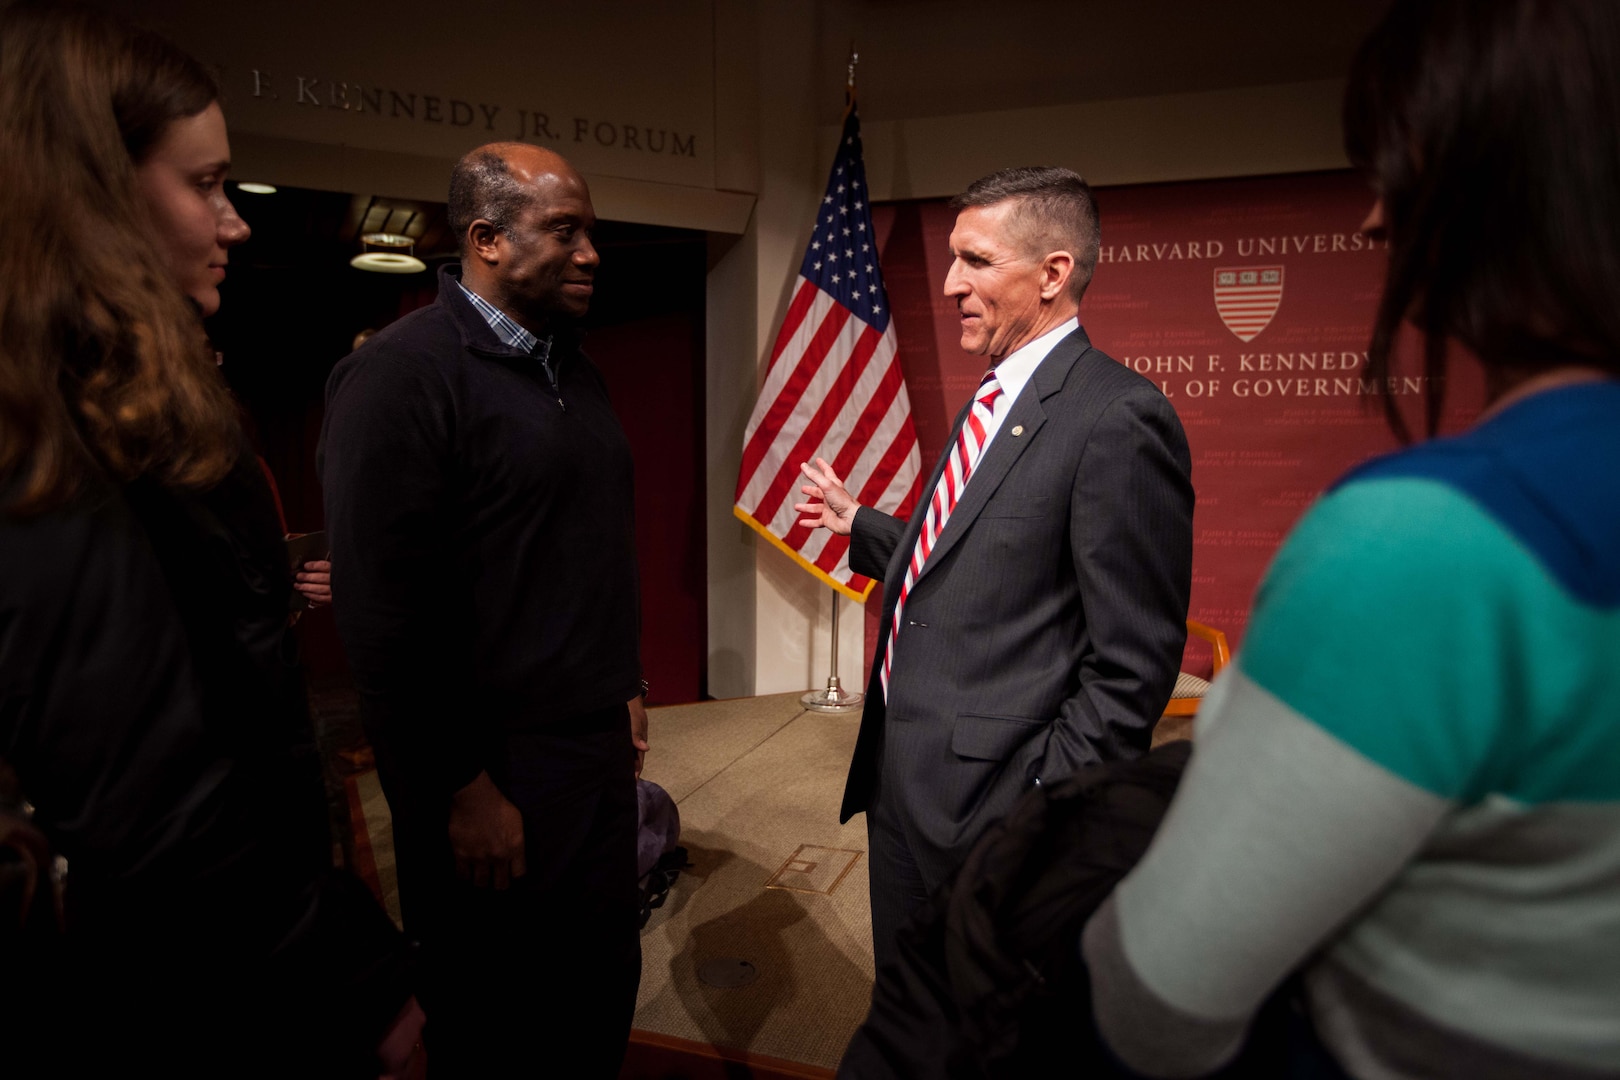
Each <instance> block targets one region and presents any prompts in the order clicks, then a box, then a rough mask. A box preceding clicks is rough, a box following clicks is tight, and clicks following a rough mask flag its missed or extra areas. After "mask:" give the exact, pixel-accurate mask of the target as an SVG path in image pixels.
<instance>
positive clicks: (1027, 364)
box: [968, 317, 1080, 484]
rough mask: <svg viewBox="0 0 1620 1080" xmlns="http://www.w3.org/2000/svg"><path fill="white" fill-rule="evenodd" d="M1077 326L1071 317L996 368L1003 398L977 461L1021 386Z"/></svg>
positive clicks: (1076, 322) (1021, 390)
mask: <svg viewBox="0 0 1620 1080" xmlns="http://www.w3.org/2000/svg"><path fill="white" fill-rule="evenodd" d="M1079 326H1080V319H1079V318H1078V317H1071V318H1069V319H1067V320H1065V321H1064V322H1063V323H1062V324H1061V325H1059V326H1055V327H1053V328H1052V329H1051V330H1048V331H1047V332H1046V333H1044V334H1042V335H1041V336H1040V337H1038V338H1036V339H1035V340H1034V341H1032V342H1030V343H1029V344H1028V345H1025V346H1024V347H1023V348H1021V349H1018V350H1016V351H1014V352H1013V353H1011V354H1010V355H1008V356H1007V357H1006V358H1005V359H1003V360H1002V361H1001V363H999V364H997V365H996V382H998V383H1000V384H1001V394H1002V396H1001V400H999V401H997V402H996V411H995V412H994V413H993V414H992V415H991V417H990V426H989V429H988V430H987V431H986V432H985V435H984V449H983V450H980V451H979V460H981V461H982V460H984V455H985V453H986V452H987V451H988V450H989V449H990V444H991V443H992V442H994V441H995V438H996V432H998V431H1000V430H1001V421H1002V420H1003V419H1005V418H1006V416H1007V414H1008V413H1010V412H1012V407H1013V402H1015V401H1017V400H1018V395H1019V394H1021V393H1022V392H1023V390H1024V384H1025V383H1027V382H1029V377H1030V376H1031V375H1033V374H1035V369H1036V368H1038V367H1040V366H1041V361H1042V360H1045V359H1046V354H1047V353H1049V352H1051V351H1052V349H1053V348H1055V347H1056V346H1057V343H1058V342H1060V341H1062V340H1063V339H1064V338H1066V337H1068V336H1069V335H1070V334H1072V333H1074V332H1075V330H1076V329H1078V328H1079ZM972 482H973V478H972V477H969V478H968V483H970V484H971V483H972Z"/></svg>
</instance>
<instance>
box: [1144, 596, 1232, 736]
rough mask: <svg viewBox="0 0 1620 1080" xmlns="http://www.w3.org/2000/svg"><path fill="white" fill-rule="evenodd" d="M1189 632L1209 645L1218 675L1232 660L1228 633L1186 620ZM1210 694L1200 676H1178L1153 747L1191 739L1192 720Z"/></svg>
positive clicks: (1213, 672) (1211, 675)
mask: <svg viewBox="0 0 1620 1080" xmlns="http://www.w3.org/2000/svg"><path fill="white" fill-rule="evenodd" d="M1187 632H1188V633H1189V634H1191V635H1193V636H1194V637H1198V638H1203V639H1204V640H1205V641H1207V642H1209V649H1210V653H1211V655H1212V657H1213V663H1212V665H1211V670H1210V678H1214V677H1215V676H1216V675H1219V674H1220V672H1221V669H1222V668H1224V667H1225V666H1226V665H1227V664H1228V663H1230V662H1231V659H1232V648H1231V646H1230V645H1228V644H1227V643H1226V634H1224V633H1223V632H1221V631H1220V630H1217V629H1215V628H1214V627H1213V626H1208V625H1205V624H1204V623H1201V622H1197V621H1195V620H1193V619H1188V620H1187ZM1208 692H1209V679H1200V678H1199V677H1198V676H1197V675H1191V674H1188V673H1187V672H1185V671H1183V672H1182V673H1181V674H1179V675H1177V676H1176V688H1175V689H1174V690H1172V691H1171V692H1170V700H1169V701H1168V702H1167V703H1166V704H1165V707H1164V715H1163V716H1162V717H1161V718H1160V722H1159V723H1158V724H1157V725H1156V726H1155V727H1154V729H1153V745H1154V746H1158V745H1159V744H1160V743H1164V742H1170V741H1172V740H1175V739H1185V738H1190V737H1191V735H1192V732H1191V727H1192V717H1193V716H1194V715H1196V714H1197V712H1198V705H1199V702H1200V701H1202V700H1203V697H1204V695H1205V694H1207V693H1208ZM1166 721H1168V723H1167V722H1166Z"/></svg>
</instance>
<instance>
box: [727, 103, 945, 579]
mask: <svg viewBox="0 0 1620 1080" xmlns="http://www.w3.org/2000/svg"><path fill="white" fill-rule="evenodd" d="M817 457H823V458H826V459H827V460H828V461H829V462H831V463H832V467H833V471H834V472H835V473H837V474H838V476H839V477H841V478H842V479H843V481H844V486H845V487H846V488H848V489H849V492H850V494H852V495H854V496H855V498H856V500H857V501H858V502H859V503H860V504H861V505H862V506H870V507H873V508H874V509H878V510H882V511H884V512H886V513H890V514H895V515H898V516H900V517H905V516H907V515H909V514H910V513H911V510H912V507H914V506H915V505H916V503H917V497H918V488H919V487H920V484H921V477H920V474H919V465H920V460H919V458H918V454H917V433H916V429H915V428H913V427H912V424H911V400H910V399H909V398H908V397H907V396H906V384H905V380H904V379H903V378H902V377H901V374H900V361H899V357H898V355H897V352H896V348H895V338H894V325H893V323H892V322H891V320H890V311H889V297H888V294H887V293H886V292H884V289H883V275H882V273H881V272H880V271H879V269H878V256H877V246H876V242H875V239H874V237H873V235H872V204H871V201H870V200H869V199H868V198H867V188H866V166H865V165H863V164H862V162H861V124H860V119H859V117H857V116H856V114H855V110H854V109H851V110H850V111H849V115H848V116H846V117H845V119H844V131H843V135H842V137H841V139H840V142H839V146H838V159H837V160H836V161H835V162H833V169H832V175H831V176H830V177H828V179H827V191H826V194H825V195H824V196H823V197H822V200H821V206H820V209H819V210H818V211H817V214H816V225H815V231H814V233H812V235H811V237H810V245H809V247H807V248H806V249H805V252H804V262H803V263H802V264H800V266H799V283H798V287H797V288H796V289H795V290H794V293H793V302H792V303H791V304H789V305H788V311H787V316H786V317H785V318H784V319H783V320H782V328H781V330H779V331H778V332H777V335H776V345H775V347H774V348H772V349H771V363H770V368H769V370H768V371H767V372H766V374H765V385H764V387H762V388H761V390H760V393H759V401H758V403H757V404H755V406H754V415H753V416H752V417H750V418H749V421H748V431H747V434H746V435H745V437H744V440H743V456H742V469H741V471H740V472H739V474H738V477H737V504H736V507H735V510H734V513H736V515H737V516H738V517H739V518H741V519H742V520H743V521H745V522H747V523H748V524H749V525H751V526H752V527H753V528H754V529H755V530H756V531H757V532H759V534H760V535H761V536H763V537H765V538H766V539H767V540H769V541H770V542H771V543H773V544H775V545H776V546H777V547H779V548H781V549H782V550H783V551H785V552H787V553H788V555H790V556H792V558H793V559H795V560H796V561H797V562H798V563H799V564H800V565H802V566H803V567H804V568H805V569H806V570H809V571H810V572H811V573H813V574H815V575H816V576H817V577H819V578H821V579H822V580H824V581H826V582H827V583H828V584H829V585H831V586H832V587H833V588H835V589H837V590H838V591H839V592H841V593H843V594H845V595H846V596H848V597H850V598H851V599H854V600H864V599H865V598H866V595H867V593H869V592H871V591H872V584H873V583H872V581H871V579H870V578H866V577H862V576H861V575H859V574H855V573H852V572H851V571H850V568H849V538H848V537H847V536H834V535H833V534H831V533H830V532H828V531H827V530H826V529H815V530H811V529H807V528H805V527H804V526H803V525H800V524H799V523H798V515H797V514H795V513H794V511H793V504H794V503H795V502H798V501H801V500H802V498H803V496H801V495H800V494H799V485H800V483H801V482H802V479H801V477H800V474H799V463H800V462H801V461H814V460H815V459H816V458H817Z"/></svg>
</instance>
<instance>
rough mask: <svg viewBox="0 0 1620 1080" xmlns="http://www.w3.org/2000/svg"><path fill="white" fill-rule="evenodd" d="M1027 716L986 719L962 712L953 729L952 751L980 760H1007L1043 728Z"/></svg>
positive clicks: (1038, 722)
mask: <svg viewBox="0 0 1620 1080" xmlns="http://www.w3.org/2000/svg"><path fill="white" fill-rule="evenodd" d="M1042 726H1043V725H1042V724H1041V722H1040V721H1039V720H1032V719H1030V718H1029V717H1027V716H982V715H976V714H974V713H962V714H961V715H959V716H958V717H957V718H956V725H955V727H953V728H952V729H951V752H952V753H954V754H956V756H957V757H965V758H976V759H978V760H980V761H1006V760H1007V759H1008V758H1010V757H1012V755H1013V751H1015V750H1017V749H1018V748H1019V747H1020V746H1022V745H1023V744H1024V743H1025V742H1027V741H1028V740H1030V739H1032V738H1034V737H1035V735H1036V734H1038V733H1039V732H1040V730H1041V728H1042Z"/></svg>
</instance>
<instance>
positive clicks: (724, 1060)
mask: <svg viewBox="0 0 1620 1080" xmlns="http://www.w3.org/2000/svg"><path fill="white" fill-rule="evenodd" d="M619 1080H833V1071H832V1070H831V1069H822V1068H819V1067H817V1066H815V1065H804V1064H801V1063H800V1062H797V1061H787V1060H785V1059H783V1058H773V1057H767V1056H765V1055H764V1054H750V1053H748V1052H747V1051H746V1050H727V1049H725V1048H724V1047H719V1046H711V1045H709V1044H708V1043H700V1042H693V1041H692V1040H690V1039H677V1038H676V1037H675V1036H673V1035H660V1034H658V1033H657V1032H655V1031H641V1030H635V1031H631V1032H630V1047H629V1049H627V1050H626V1051H625V1055H624V1067H623V1068H622V1069H620V1070H619Z"/></svg>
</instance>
